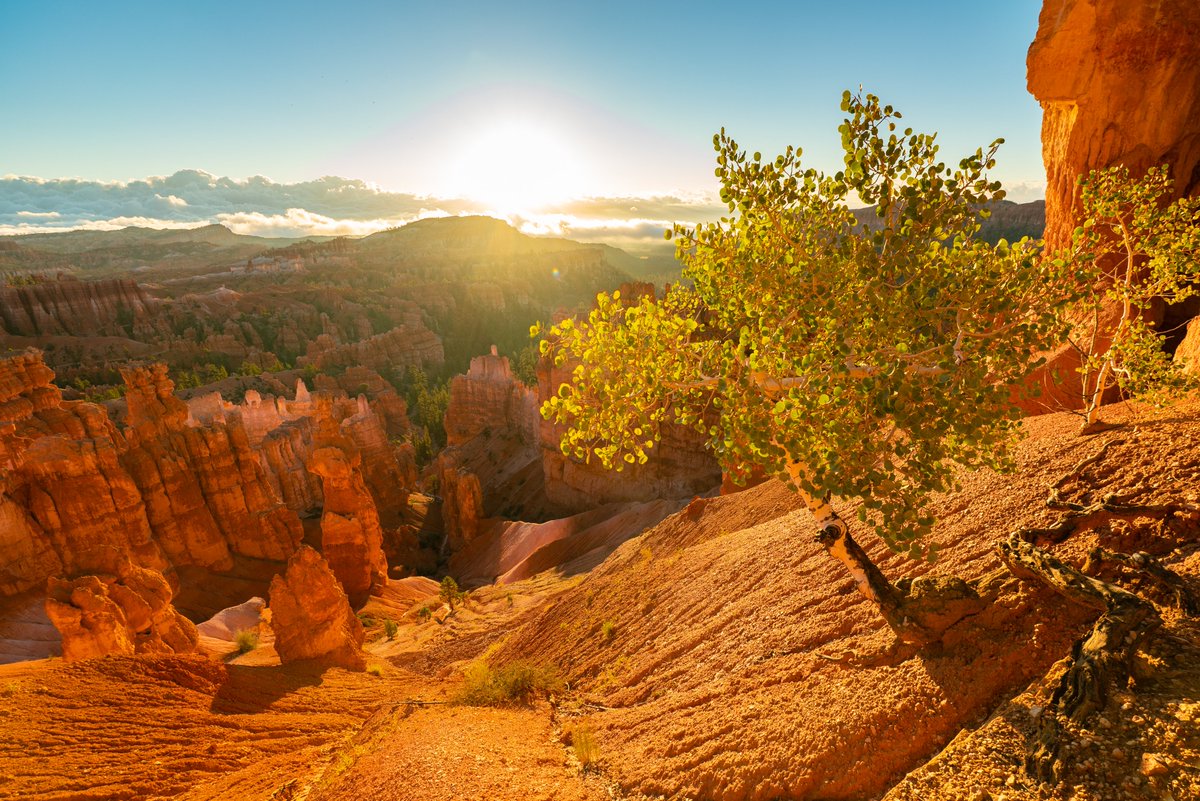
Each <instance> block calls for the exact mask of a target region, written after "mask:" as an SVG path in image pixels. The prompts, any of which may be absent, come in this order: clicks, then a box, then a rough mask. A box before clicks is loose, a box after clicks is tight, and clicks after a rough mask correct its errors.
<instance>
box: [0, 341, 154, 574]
mask: <svg viewBox="0 0 1200 801" xmlns="http://www.w3.org/2000/svg"><path fill="white" fill-rule="evenodd" d="M53 376H54V373H53V372H52V371H51V370H50V369H49V368H47V367H46V366H45V364H44V363H43V362H42V359H41V355H40V354H38V353H37V352H35V351H29V352H25V353H18V354H10V355H8V356H6V357H4V358H2V359H0V521H2V522H3V524H4V525H2V526H0V565H2V566H0V594H5V595H9V594H15V593H17V592H21V591H23V590H26V589H29V588H31V587H35V586H42V584H43V583H44V582H45V580H46V578H47V577H49V576H52V575H63V574H66V575H81V574H85V573H106V574H111V573H115V572H116V571H117V569H118V567H119V566H120V564H121V563H122V562H123V561H124V560H126V559H130V560H132V561H133V562H134V563H135V564H138V565H141V566H143V567H149V568H153V569H159V570H161V569H164V568H166V567H167V565H168V562H167V560H166V558H165V556H164V554H163V552H162V550H161V549H160V547H159V546H158V544H157V543H156V542H155V541H154V538H153V532H152V530H151V527H150V523H149V520H148V519H147V514H146V506H145V504H144V503H143V500H142V497H141V494H140V492H139V490H138V487H137V485H136V484H135V482H134V481H133V479H132V478H131V476H130V475H129V473H128V472H127V471H126V470H125V468H124V467H123V466H122V464H121V462H120V458H119V457H120V455H121V453H122V452H123V451H124V449H125V447H126V446H125V442H124V439H123V437H121V435H120V433H119V432H118V431H117V429H116V428H115V426H113V424H112V423H111V422H110V421H109V419H108V416H107V414H106V413H105V411H104V409H103V408H102V407H100V406H96V405H95V404H91V403H82V402H71V401H63V400H62V393H61V392H60V391H59V389H58V388H57V387H55V386H54V385H53V384H51V383H50V381H51V379H52V378H53Z"/></svg>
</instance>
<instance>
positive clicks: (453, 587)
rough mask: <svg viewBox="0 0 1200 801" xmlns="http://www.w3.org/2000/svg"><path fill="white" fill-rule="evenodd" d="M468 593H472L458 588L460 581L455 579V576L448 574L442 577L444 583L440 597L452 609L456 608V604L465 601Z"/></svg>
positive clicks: (440, 589) (439, 591)
mask: <svg viewBox="0 0 1200 801" xmlns="http://www.w3.org/2000/svg"><path fill="white" fill-rule="evenodd" d="M468 595H470V593H469V592H468V591H466V590H460V589H459V588H458V582H457V581H455V580H454V577H453V576H446V577H445V578H444V579H442V585H441V587H440V588H439V590H438V598H440V599H441V600H442V601H443V602H444V603H446V604H447V605H449V607H450V609H451V610H453V609H454V607H455V605H456V604H458V603H461V602H462V601H465V600H466V599H467V596H468Z"/></svg>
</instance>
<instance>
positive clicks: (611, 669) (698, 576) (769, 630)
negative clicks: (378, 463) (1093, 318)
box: [493, 403, 1200, 801]
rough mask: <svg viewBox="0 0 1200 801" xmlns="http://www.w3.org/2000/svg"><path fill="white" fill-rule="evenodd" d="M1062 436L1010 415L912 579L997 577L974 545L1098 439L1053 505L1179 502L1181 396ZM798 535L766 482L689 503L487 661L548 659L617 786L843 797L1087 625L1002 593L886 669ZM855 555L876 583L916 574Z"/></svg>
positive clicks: (1035, 509)
mask: <svg viewBox="0 0 1200 801" xmlns="http://www.w3.org/2000/svg"><path fill="white" fill-rule="evenodd" d="M1125 413H1127V410H1119V409H1118V410H1114V411H1113V415H1114V416H1120V415H1121V414H1125ZM1076 426H1077V418H1074V417H1070V416H1065V415H1057V416H1050V417H1045V418H1039V419H1034V420H1031V421H1029V423H1028V432H1029V434H1030V438H1029V439H1028V440H1027V441H1025V442H1024V443H1023V444H1022V446H1021V448H1020V453H1019V459H1018V461H1019V469H1018V471H1017V472H1016V473H1015V474H1013V475H1006V476H1001V475H995V474H991V473H980V474H973V475H966V476H963V491H962V492H961V493H958V494H955V495H951V496H948V497H944V498H940V499H938V501H937V508H936V511H937V513H938V517H939V519H940V521H941V522H940V525H939V526H938V529H937V531H936V533H935V535H934V539H935V540H936V541H937V542H938V543H939V544H940V545H941V548H942V551H941V557H940V558H939V561H938V563H937V564H936V566H934V567H933V568H932V571H933V572H935V573H941V574H956V575H959V576H963V577H965V578H973V577H978V576H982V575H984V574H986V573H989V572H991V571H993V570H996V569H998V568H999V567H1000V563H999V561H998V559H997V557H996V556H995V554H994V551H993V546H994V544H995V542H996V541H997V540H999V539H1001V538H1002V537H1004V536H1005V535H1006V534H1007V533H1008V532H1010V531H1011V530H1013V529H1014V528H1016V527H1019V526H1032V525H1037V524H1039V523H1045V522H1048V521H1049V520H1050V518H1051V516H1052V515H1053V514H1054V513H1053V512H1051V511H1050V510H1048V509H1047V508H1046V507H1045V505H1044V500H1045V497H1046V490H1047V487H1048V486H1049V485H1050V484H1051V483H1052V482H1053V481H1054V480H1056V479H1057V478H1058V477H1059V476H1060V475H1062V474H1063V473H1064V472H1066V471H1067V470H1068V469H1069V468H1070V467H1071V466H1072V465H1073V464H1075V463H1077V462H1078V461H1080V460H1081V459H1082V458H1083V457H1085V456H1088V455H1090V454H1092V453H1094V452H1095V451H1096V450H1097V449H1098V447H1099V445H1100V444H1101V442H1103V441H1105V439H1107V438H1118V439H1119V440H1120V442H1118V443H1115V444H1114V445H1113V446H1112V447H1111V448H1110V449H1109V454H1108V457H1107V458H1106V459H1105V460H1104V461H1103V462H1102V463H1099V464H1097V465H1095V466H1094V467H1093V468H1091V469H1089V470H1086V471H1085V472H1084V474H1083V477H1082V479H1081V480H1079V481H1074V482H1070V483H1068V484H1067V485H1065V486H1064V487H1063V494H1064V497H1065V498H1067V499H1068V500H1078V501H1081V502H1089V501H1091V500H1093V499H1099V498H1100V497H1101V496H1103V495H1104V494H1106V493H1107V492H1111V491H1115V490H1121V491H1126V490H1131V489H1132V490H1136V492H1135V493H1134V498H1132V499H1131V502H1135V503H1143V502H1144V503H1153V502H1157V501H1162V500H1166V499H1173V500H1179V499H1181V498H1183V497H1190V498H1191V499H1192V500H1193V501H1194V500H1195V494H1196V491H1197V488H1198V487H1200V420H1197V406H1196V404H1195V403H1190V404H1184V405H1182V406H1180V407H1177V408H1176V409H1174V410H1172V412H1171V413H1169V414H1160V415H1158V416H1157V418H1156V419H1153V420H1145V421H1143V422H1141V423H1140V424H1139V425H1138V426H1137V427H1136V428H1127V429H1125V430H1122V431H1116V432H1110V433H1109V434H1107V435H1106V437H1105V438H1100V439H1097V438H1079V437H1077V436H1075V428H1076ZM841 511H843V512H847V513H848V514H847V515H846V516H847V518H852V517H853V513H854V511H855V510H854V509H845V508H843V509H842V510H841ZM1197 529H1198V526H1197V520H1196V519H1195V515H1192V516H1191V517H1189V518H1186V519H1177V520H1175V521H1174V522H1173V523H1172V524H1171V526H1170V527H1167V526H1163V525H1162V524H1161V523H1159V522H1157V521H1150V520H1144V521H1143V520H1134V521H1132V522H1125V521H1113V522H1111V523H1109V524H1104V525H1101V526H1099V527H1098V528H1097V529H1095V530H1093V531H1089V532H1083V533H1080V534H1077V535H1076V536H1075V537H1074V538H1073V539H1072V540H1069V541H1068V542H1067V543H1066V544H1064V545H1063V546H1062V547H1060V548H1059V550H1060V552H1061V553H1063V554H1066V555H1067V556H1068V557H1071V558H1073V559H1074V560H1076V563H1079V562H1081V561H1082V556H1083V554H1085V553H1086V550H1087V549H1088V548H1089V547H1090V546H1091V544H1094V543H1095V542H1097V541H1100V542H1103V544H1104V545H1105V546H1106V547H1108V548H1113V549H1119V550H1136V549H1145V550H1149V551H1151V552H1152V553H1155V552H1157V553H1159V554H1163V553H1165V552H1166V551H1169V550H1170V548H1171V547H1173V546H1176V545H1180V544H1186V543H1188V542H1194V540H1195V538H1196V532H1197ZM812 534H813V532H812V523H811V518H810V517H809V515H808V514H807V513H806V512H799V511H795V502H794V500H793V499H792V498H791V497H790V495H789V493H787V491H786V490H785V489H783V488H782V487H780V486H779V485H777V484H773V483H769V484H766V485H763V486H761V487H759V488H756V489H754V490H750V491H748V492H746V493H742V494H739V495H735V496H730V497H725V498H720V499H714V500H712V501H708V502H704V501H696V502H694V503H693V504H692V506H690V507H689V508H688V509H687V510H685V511H684V512H682V513H680V514H679V515H676V516H674V517H671V518H669V519H667V520H666V521H664V522H663V523H662V524H660V525H659V526H657V527H656V528H655V529H653V530H651V531H650V532H648V533H646V534H645V535H643V536H642V537H640V538H637V539H635V540H632V541H630V542H628V543H626V544H625V545H624V546H622V547H621V548H620V549H618V551H617V552H616V553H614V555H613V556H612V557H611V558H610V559H609V560H607V561H606V562H605V563H604V564H603V565H602V566H601V567H599V568H598V569H597V570H596V571H594V572H593V573H592V574H591V575H590V576H589V577H588V578H587V580H586V581H584V582H583V583H581V584H580V585H579V587H577V588H576V589H574V590H572V591H571V592H569V593H567V594H565V595H564V596H563V597H562V598H561V599H560V600H559V602H558V603H557V604H555V605H554V606H553V607H552V608H549V609H548V610H546V612H545V613H544V614H542V615H541V616H539V617H538V618H537V619H536V620H534V621H533V622H531V623H530V624H529V625H527V626H526V627H525V628H523V629H522V630H520V631H519V632H517V633H516V634H515V635H514V636H513V637H512V638H510V639H509V640H508V641H507V642H506V643H505V644H504V645H503V647H501V648H500V650H499V652H498V653H496V654H495V655H494V657H493V659H494V661H496V662H502V661H504V660H510V659H517V658H528V659H534V660H538V661H546V662H551V663H554V664H557V665H559V666H560V667H561V668H562V670H563V671H564V673H565V674H566V676H567V678H568V679H569V680H571V681H572V682H574V683H575V684H576V685H577V686H579V687H581V688H583V689H584V690H585V692H589V693H590V694H591V695H592V697H593V698H594V700H595V701H597V702H599V704H600V705H602V706H603V707H607V709H602V710H599V711H593V712H591V713H590V714H587V715H586V716H585V719H586V722H587V723H588V725H590V726H592V727H593V728H594V729H595V731H596V735H597V740H598V742H599V744H600V748H601V752H602V754H603V755H604V756H603V768H604V770H605V771H606V772H607V773H608V775H610V776H611V777H612V778H613V779H615V780H616V781H617V782H618V783H619V784H620V785H621V786H622V787H624V788H626V790H628V791H630V792H633V793H644V794H647V795H666V796H669V797H686V798H705V799H719V800H720V801H741V800H742V799H746V800H750V799H755V800H758V799H762V800H763V801H765V800H766V799H773V798H821V799H832V798H845V799H855V798H867V797H871V796H874V795H877V794H879V793H881V792H883V791H885V790H886V789H887V788H888V787H890V786H891V785H893V784H894V783H896V782H897V781H898V780H899V779H901V778H902V777H903V776H904V774H905V773H907V772H909V771H911V770H913V769H914V768H916V767H918V766H919V765H921V764H922V763H923V762H924V761H926V760H927V759H928V758H929V757H931V756H932V755H933V754H935V753H936V752H937V751H938V750H939V749H940V748H941V747H942V746H943V745H944V744H946V743H947V742H948V741H949V740H950V739H951V738H953V737H954V736H955V735H956V734H957V733H958V732H959V731H960V729H962V728H963V727H969V726H972V725H974V724H977V723H979V722H980V721H981V720H982V719H984V718H986V717H987V716H988V715H989V714H990V713H991V712H992V710H993V709H995V708H996V707H997V706H998V705H999V704H1000V703H1001V702H1003V701H1004V700H1005V699H1006V698H1008V697H1011V696H1012V695H1013V694H1016V693H1018V692H1020V691H1021V690H1022V689H1023V688H1024V687H1025V686H1026V685H1027V684H1028V683H1029V682H1030V681H1031V680H1035V679H1038V678H1040V677H1042V676H1043V675H1044V674H1045V673H1046V672H1047V670H1048V669H1050V667H1051V666H1052V665H1053V663H1054V662H1055V661H1056V660H1058V659H1060V658H1061V657H1063V656H1065V655H1066V654H1067V653H1068V652H1069V648H1070V644H1071V642H1072V641H1073V640H1074V639H1075V638H1076V637H1078V636H1079V635H1080V634H1081V633H1082V632H1083V631H1084V630H1085V629H1086V628H1087V626H1089V625H1090V623H1091V620H1092V615H1091V614H1090V613H1088V612H1087V611H1086V610H1082V609H1079V608H1076V607H1073V606H1071V605H1069V604H1067V603H1065V602H1063V601H1061V600H1060V599H1059V598H1058V597H1055V596H1052V595H1050V594H1048V593H1047V592H1045V591H1043V590H1040V589H1039V588H1037V587H1033V586H1030V585H1026V584H1021V583H1019V582H1017V581H1016V580H1010V581H1009V582H1008V583H1007V584H1006V586H1005V591H1004V592H1003V594H1002V595H1001V597H1000V599H999V601H998V602H997V604H995V605H994V606H993V607H992V608H990V609H989V610H987V611H986V612H985V613H983V614H981V615H980V616H978V617H977V618H974V619H969V620H967V621H964V622H963V623H962V624H960V625H959V626H957V627H955V628H954V629H952V630H951V631H950V632H949V633H948V635H947V637H946V638H945V642H944V644H943V645H942V646H940V647H934V648H929V649H926V650H924V651H922V652H920V653H919V654H916V655H915V656H909V657H908V658H905V656H906V655H905V654H903V653H899V654H894V653H891V652H889V644H890V643H891V641H892V637H891V635H890V632H888V631H887V630H886V629H884V627H883V623H882V620H881V619H880V618H879V617H878V615H877V614H875V613H874V612H873V610H872V609H871V608H870V607H869V606H868V605H867V603H866V602H865V601H864V600H863V599H862V598H860V597H859V596H858V595H857V594H856V593H855V592H854V591H853V589H852V586H851V582H850V580H849V578H848V577H847V576H846V575H845V574H844V573H843V572H842V571H841V570H840V568H839V567H838V566H837V565H836V564H835V563H834V562H833V561H832V560H831V559H830V558H829V557H828V556H827V555H825V554H824V553H823V551H821V549H820V548H819V546H818V545H816V543H814V542H813V540H812ZM870 550H871V551H872V554H873V555H874V556H876V557H878V558H881V559H882V561H883V565H884V569H885V570H886V571H887V572H888V573H889V575H891V576H892V577H893V578H894V577H898V576H900V575H902V574H909V575H913V574H917V573H921V572H926V571H928V570H930V569H931V568H929V567H928V566H925V565H918V564H915V563H912V562H910V561H908V560H904V559H901V558H899V557H895V556H893V555H886V557H885V551H884V550H883V549H882V548H881V547H880V546H878V544H877V543H870ZM1193 571H1194V568H1193ZM1191 676H1192V679H1195V678H1196V676H1195V674H1194V673H1193V674H1191ZM1004 778H1006V776H1005V777H1004ZM1002 781H1003V778H1002ZM998 789H999V790H1003V789H1004V785H1003V784H1000V786H999V788H998ZM914 797H919V796H914ZM947 797H953V796H947Z"/></svg>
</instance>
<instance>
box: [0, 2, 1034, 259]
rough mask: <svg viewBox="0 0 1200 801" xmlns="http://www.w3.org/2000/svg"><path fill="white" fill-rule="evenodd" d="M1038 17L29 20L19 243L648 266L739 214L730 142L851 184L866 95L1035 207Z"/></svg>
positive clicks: (11, 57) (16, 190)
mask: <svg viewBox="0 0 1200 801" xmlns="http://www.w3.org/2000/svg"><path fill="white" fill-rule="evenodd" d="M1038 6H1039V4H1038V3H1035V2H1032V0H1020V2H1017V3H1013V4H1009V5H1006V7H1005V8H1003V9H968V10H963V9H960V8H958V7H957V6H956V5H955V4H952V3H949V2H943V1H942V0H938V2H928V3H925V4H923V5H922V6H921V8H920V9H918V10H916V11H914V10H910V9H901V8H896V7H893V6H891V5H890V4H887V3H883V2H875V1H874V0H872V2H868V3H866V6H865V7H869V9H870V13H871V17H872V18H873V19H875V20H877V22H878V24H875V25H872V26H871V27H870V28H869V29H862V28H861V26H860V27H859V28H856V29H855V38H854V39H853V40H846V39H845V38H844V34H843V33H842V32H843V31H844V30H845V27H846V25H847V24H848V18H847V17H846V15H844V14H839V13H837V12H834V11H832V10H830V9H828V8H825V7H823V6H821V5H818V4H809V3H800V4H784V3H776V2H769V1H768V0H761V1H760V2H756V3H753V4H751V5H749V6H747V7H745V8H743V9H739V12H738V15H737V16H736V17H731V16H730V14H729V12H728V11H727V10H725V9H721V10H720V13H718V12H717V9H718V7H717V6H716V5H715V4H701V6H700V7H696V6H694V5H689V6H687V7H685V6H683V5H682V4H674V3H672V4H659V5H658V6H656V7H655V8H654V9H649V10H648V9H645V8H644V7H642V6H634V5H633V4H632V3H617V4H613V5H610V6H607V7H605V8H603V9H567V10H563V9H561V8H559V9H556V8H554V7H552V6H550V5H549V4H545V3H537V2H530V3H522V4H517V5H513V6H509V7H506V9H497V8H494V7H492V6H490V5H488V4H483V3H469V4H467V5H466V6H465V7H464V8H461V9H456V10H454V11H453V12H451V11H448V10H445V9H437V8H427V7H423V6H409V5H407V4H405V5H402V6H399V7H396V6H391V5H383V4H377V3H370V2H367V3H359V4H356V5H355V6H354V7H353V8H352V9H351V13H346V10H345V9H341V8H339V9H338V10H337V11H336V12H334V11H329V10H326V9H323V8H321V7H320V6H317V5H315V4H301V6H300V7H295V6H292V5H289V6H287V7H284V6H282V5H281V4H274V3H267V4H263V5H261V6H256V7H255V8H254V9H252V10H249V11H247V10H245V9H235V7H233V6H231V5H229V4H225V5H222V4H218V5H216V6H213V7H209V8H206V9H203V10H197V9H175V8H172V9H162V8H157V7H154V6H150V5H149V4H145V3H134V4H132V5H128V6H125V7H124V8H122V9H121V10H119V11H117V12H111V11H108V10H105V9H99V8H93V7H91V6H89V5H86V4H82V3H78V4H68V13H65V14H64V13H59V12H55V13H51V11H49V10H47V9H45V8H44V7H42V6H40V5H34V4H26V5H19V6H10V7H7V8H6V9H5V10H4V11H0V21H3V22H4V23H5V24H4V25H0V44H2V45H3V47H0V89H2V90H3V91H4V93H5V96H6V97H7V98H9V103H10V108H12V109H13V110H14V112H15V115H16V116H17V117H18V118H20V119H21V120H22V121H23V123H22V125H19V126H18V125H13V126H7V127H6V128H5V129H4V130H2V131H0V154H3V155H2V156H0V176H3V177H2V178H0V234H9V235H11V234H22V233H39V232H48V231H53V230H80V229H83V230H115V229H119V228H123V227H126V226H130V225H133V226H139V227H151V228H172V227H176V228H179V227H196V226H198V225H202V224H208V223H218V224H223V225H225V226H226V227H228V228H230V230H232V231H234V232H235V233H241V234H249V235H258V236H266V237H304V236H363V235H366V234H369V233H372V232H374V231H379V230H385V229H387V228H392V227H396V226H398V225H403V224H404V223H407V222H410V221H412V220H416V219H421V218H423V217H428V216H443V215H462V214H482V215H486V216H494V217H497V218H499V219H504V220H505V221H507V222H509V223H510V224H512V225H514V226H515V227H517V228H518V229H519V230H522V231H524V232H526V233H531V234H535V235H554V236H564V237H568V238H575V239H592V240H596V241H602V242H606V243H609V244H614V245H617V246H622V247H631V248H634V249H638V248H642V247H650V246H652V243H653V242H655V241H661V239H660V238H661V235H662V230H663V229H664V228H667V227H669V226H670V224H671V223H673V222H684V223H695V222H700V221H706V220H712V219H716V218H718V217H719V216H720V215H721V214H723V213H724V211H725V207H724V205H723V204H721V203H720V202H719V201H717V200H716V194H717V186H716V181H715V179H714V178H713V174H712V167H713V155H712V151H711V137H712V134H713V133H714V132H715V131H716V130H717V129H719V128H721V127H724V128H726V129H727V130H729V131H730V133H731V134H732V135H734V136H735V138H737V139H738V141H739V143H740V144H741V145H742V146H743V147H745V148H747V149H749V150H762V151H763V152H764V153H769V154H770V153H774V152H781V151H782V150H783V149H784V148H785V147H786V146H788V145H796V146H800V147H802V148H804V150H805V161H806V163H808V164H810V165H812V166H815V167H817V168H818V169H821V170H823V171H827V172H832V171H834V170H836V169H837V167H838V166H839V161H840V155H839V154H840V151H839V150H838V147H837V143H838V135H837V130H836V128H837V124H838V122H839V121H840V119H841V113H840V111H839V110H838V102H839V100H840V96H841V92H842V90H843V89H845V88H851V89H854V88H855V87H858V86H860V85H861V86H862V87H863V89H864V91H868V92H872V93H874V94H877V95H879V96H880V97H882V98H883V99H884V100H885V101H886V102H888V103H891V104H893V105H895V106H896V107H897V108H899V109H900V110H901V111H903V112H904V113H905V117H906V121H907V122H908V123H909V124H911V125H912V126H913V127H914V128H916V129H917V130H924V131H937V132H938V134H939V142H940V143H941V144H942V148H943V153H944V154H945V157H946V160H947V161H952V160H957V158H959V157H961V156H962V155H964V154H965V153H967V152H969V151H973V150H974V149H975V148H976V147H979V146H983V145H986V144H987V143H988V142H990V141H992V139H994V138H997V137H1003V138H1005V139H1006V140H1007V141H1006V144H1005V145H1004V146H1003V147H1002V148H1001V150H1000V155H999V159H998V165H997V168H996V169H995V170H994V171H993V173H992V175H993V176H994V177H995V178H996V179H998V180H1000V181H1002V182H1003V184H1004V186H1005V188H1006V190H1007V191H1008V199H1009V200H1013V201H1015V202H1026V201H1030V200H1036V199H1040V198H1041V197H1042V196H1043V195H1044V189H1045V172H1044V168H1043V166H1042V161H1041V147H1040V119H1041V112H1040V108H1039V106H1038V104H1037V103H1036V101H1035V100H1034V99H1033V98H1032V97H1031V96H1030V95H1029V94H1028V93H1027V92H1026V91H1025V76H1024V69H1025V53H1026V50H1027V48H1028V46H1029V43H1030V42H1031V41H1032V38H1033V34H1034V31H1035V30H1036V23H1037V9H1038ZM865 7H864V8H865ZM860 10H862V9H860ZM231 20H237V21H238V24H237V25H231V24H230V21H231ZM364 20H367V21H369V22H370V24H368V25H365V24H363V21H364ZM849 23H850V24H853V19H850V20H849ZM122 42H136V43H137V44H136V46H123V45H122V44H121V43H122ZM848 42H849V44H850V45H851V46H852V47H853V50H852V52H848V51H847V43H848ZM898 42H911V43H914V44H912V45H910V46H908V47H907V48H902V47H900V46H899V45H898V44H897V43H898ZM50 54H55V56H54V57H50ZM306 54H309V55H308V56H306ZM312 54H317V57H315V58H314V57H310V56H311V55H312ZM147 65H150V66H151V69H147ZM31 70H35V71H36V74H37V76H38V80H36V81H29V80H26V79H25V77H23V76H27V75H28V74H30V71H31ZM48 85H50V86H54V87H55V89H54V91H46V86H48ZM63 176H75V177H63ZM231 176H232V177H231ZM238 176H243V177H238ZM267 176H270V177H267Z"/></svg>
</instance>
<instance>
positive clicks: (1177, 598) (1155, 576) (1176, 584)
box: [1083, 547, 1200, 616]
mask: <svg viewBox="0 0 1200 801" xmlns="http://www.w3.org/2000/svg"><path fill="white" fill-rule="evenodd" d="M1105 562H1116V563H1117V564H1120V565H1124V566H1125V567H1128V568H1130V569H1132V570H1136V571H1137V572H1139V573H1141V574H1142V575H1144V576H1146V577H1148V578H1149V579H1151V580H1152V581H1153V582H1154V583H1155V584H1157V585H1158V586H1159V587H1161V588H1162V589H1163V590H1164V591H1165V592H1166V594H1167V596H1168V597H1169V598H1170V599H1171V601H1170V602H1171V605H1172V606H1174V607H1175V608H1176V609H1178V610H1179V611H1181V612H1183V613H1184V614H1186V615H1193V616H1194V615H1197V614H1200V600H1198V599H1197V598H1196V595H1195V594H1194V593H1193V592H1192V591H1191V590H1190V589H1188V586H1187V584H1186V583H1185V582H1184V580H1183V578H1182V577H1181V576H1180V575H1179V574H1178V573H1176V572H1175V571H1173V570H1171V569H1170V568H1168V567H1166V566H1164V565H1163V563H1162V562H1160V561H1158V560H1157V559H1155V558H1154V557H1153V556H1151V555H1150V554H1148V553H1146V552H1145V551H1138V552H1136V553H1120V552H1118V551H1110V550H1108V549H1106V548H1100V547H1096V548H1093V549H1092V550H1091V551H1090V552H1089V553H1088V559H1087V563H1086V564H1084V566H1083V572H1085V573H1090V574H1092V575H1095V574H1096V573H1097V572H1099V571H1100V569H1101V567H1102V566H1103V565H1104V563H1105Z"/></svg>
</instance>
